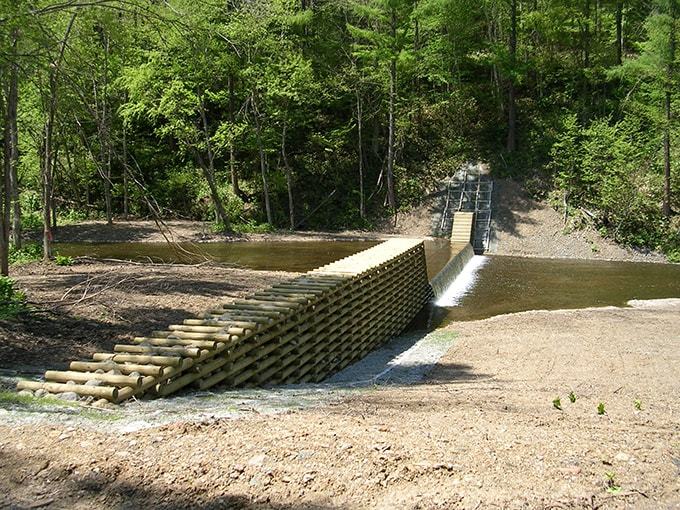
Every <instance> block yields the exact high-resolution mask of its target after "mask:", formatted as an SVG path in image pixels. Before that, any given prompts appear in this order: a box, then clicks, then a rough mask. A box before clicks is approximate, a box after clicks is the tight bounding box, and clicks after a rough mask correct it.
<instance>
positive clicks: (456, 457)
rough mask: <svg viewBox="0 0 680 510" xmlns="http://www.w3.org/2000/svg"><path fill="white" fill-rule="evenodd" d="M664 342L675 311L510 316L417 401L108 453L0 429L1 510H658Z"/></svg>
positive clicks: (345, 403)
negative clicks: (23, 509)
mask: <svg viewBox="0 0 680 510" xmlns="http://www.w3.org/2000/svg"><path fill="white" fill-rule="evenodd" d="M678 331H680V305H679V304H678V303H677V302H676V303H670V302H665V303H661V304H660V306H656V305H655V304H654V303H651V304H650V303H646V306H645V307H638V308H603V309H589V310H568V311H554V312H525V313H522V314H514V315H508V316H499V317H495V318H492V319H487V320H483V321H476V322H469V323H459V324H455V325H452V326H451V327H450V328H448V329H447V330H446V333H447V334H449V335H454V336H456V341H455V344H454V347H453V348H452V349H451V350H450V351H449V353H448V354H447V355H446V356H445V357H444V358H443V359H442V360H441V361H440V363H439V364H438V365H437V366H436V367H435V369H434V371H433V372H432V373H431V375H430V376H429V378H428V380H427V381H426V382H425V383H424V384H420V385H415V386H407V387H390V386H383V387H378V388H375V389H372V390H367V391H364V392H361V393H359V394H358V395H355V396H353V397H351V398H349V399H345V400H342V401H341V402H339V403H335V404H330V405H325V406H322V407H318V408H312V409H302V410H300V409H298V410H292V411H291V412H289V413H288V414H285V415H277V416H267V415H260V414H257V413H255V412H252V411H251V412H248V411H247V410H244V412H243V415H242V416H243V417H242V419H238V420H213V421H208V422H204V423H201V424H187V423H176V424H173V425H169V426H164V427H161V428H156V429H150V430H145V431H139V432H135V433H130V434H125V435H122V436H120V435H119V436H114V437H109V436H107V435H106V434H104V433H99V432H93V431H91V430H83V429H79V428H73V427H71V428H69V427H68V426H66V425H57V424H49V422H48V423H47V424H42V425H32V426H25V427H16V428H10V427H6V426H2V425H0V451H1V452H2V459H3V462H2V464H0V494H2V496H0V506H2V504H6V505H11V504H17V505H18V504H27V502H36V501H40V500H41V499H50V500H53V501H54V502H55V504H56V505H58V506H60V507H70V508H105V507H109V508H110V507H112V506H116V507H119V506H120V507H131V508H132V507H141V506H154V507H156V508H183V507H185V506H193V507H199V506H200V507H203V508H221V507H225V506H233V507H247V508H309V507H315V508H331V507H342V508H348V507H349V508H454V507H455V508H470V509H472V508H489V507H501V508H607V509H609V508H660V507H663V508H673V507H674V505H678V504H679V503H680V485H679V483H678V480H679V478H678V473H679V471H678V470H679V466H678V464H680V461H679V459H680V426H679V425H678V423H679V422H678V416H679V414H680V403H678V401H677V395H678V394H679V393H680V345H679V343H678V342H680V338H679V337H678ZM572 391H573V393H574V395H575V397H576V401H575V402H574V403H571V402H570V400H569V397H568V395H569V393H570V392H572ZM556 397H559V398H560V401H561V407H562V410H558V409H556V408H555V407H554V405H553V400H554V399H555V398H556ZM600 403H603V404H604V406H605V410H606V412H605V414H604V415H599V414H598V412H597V407H598V405H599V404H600ZM636 403H639V405H636ZM637 407H639V409H638V408H637ZM3 498H4V499H3Z"/></svg>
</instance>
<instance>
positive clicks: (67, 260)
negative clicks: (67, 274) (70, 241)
mask: <svg viewBox="0 0 680 510" xmlns="http://www.w3.org/2000/svg"><path fill="white" fill-rule="evenodd" d="M54 263H55V264H56V265H58V266H72V265H73V258H72V257H68V256H66V255H55V256H54Z"/></svg>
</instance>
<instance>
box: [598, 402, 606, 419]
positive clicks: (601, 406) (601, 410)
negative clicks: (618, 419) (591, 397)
mask: <svg viewBox="0 0 680 510" xmlns="http://www.w3.org/2000/svg"><path fill="white" fill-rule="evenodd" d="M605 413H606V411H605V408H604V402H600V403H599V404H597V414H599V415H600V416H602V415H604V414H605Z"/></svg>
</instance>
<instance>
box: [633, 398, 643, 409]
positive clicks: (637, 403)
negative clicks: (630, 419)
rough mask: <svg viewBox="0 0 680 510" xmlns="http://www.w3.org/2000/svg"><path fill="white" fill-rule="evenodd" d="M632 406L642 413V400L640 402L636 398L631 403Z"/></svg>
mask: <svg viewBox="0 0 680 510" xmlns="http://www.w3.org/2000/svg"><path fill="white" fill-rule="evenodd" d="M633 405H634V406H635V409H637V410H638V411H642V400H640V399H639V398H636V399H635V400H634V401H633Z"/></svg>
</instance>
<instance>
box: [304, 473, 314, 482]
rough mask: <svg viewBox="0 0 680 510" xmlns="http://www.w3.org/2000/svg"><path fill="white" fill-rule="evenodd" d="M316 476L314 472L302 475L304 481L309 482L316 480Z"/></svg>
mask: <svg viewBox="0 0 680 510" xmlns="http://www.w3.org/2000/svg"><path fill="white" fill-rule="evenodd" d="M314 478H315V476H314V475H313V474H311V473H305V474H304V475H303V476H302V483H309V482H311V481H312V480H314Z"/></svg>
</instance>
